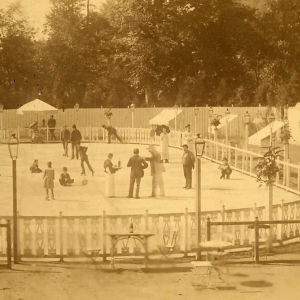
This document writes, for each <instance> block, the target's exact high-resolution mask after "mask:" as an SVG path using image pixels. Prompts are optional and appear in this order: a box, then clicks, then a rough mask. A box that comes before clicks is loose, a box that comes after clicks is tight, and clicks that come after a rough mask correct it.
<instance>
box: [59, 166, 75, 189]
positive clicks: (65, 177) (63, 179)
mask: <svg viewBox="0 0 300 300" xmlns="http://www.w3.org/2000/svg"><path fill="white" fill-rule="evenodd" d="M59 183H60V184H61V185H62V186H70V185H71V184H72V183H74V179H71V177H70V175H69V173H68V168H67V167H63V172H62V173H61V174H60V178H59Z"/></svg>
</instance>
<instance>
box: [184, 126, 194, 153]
mask: <svg viewBox="0 0 300 300" xmlns="http://www.w3.org/2000/svg"><path fill="white" fill-rule="evenodd" d="M185 128H186V130H185V132H184V135H183V138H184V142H185V144H186V145H187V146H188V150H190V151H191V152H193V154H195V143H194V137H193V134H192V132H191V126H190V124H187V125H186V126H185Z"/></svg>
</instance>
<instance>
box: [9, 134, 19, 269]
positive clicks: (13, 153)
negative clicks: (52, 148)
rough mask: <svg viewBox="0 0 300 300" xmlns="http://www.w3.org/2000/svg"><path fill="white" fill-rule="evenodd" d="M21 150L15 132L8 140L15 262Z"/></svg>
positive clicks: (16, 260)
mask: <svg viewBox="0 0 300 300" xmlns="http://www.w3.org/2000/svg"><path fill="white" fill-rule="evenodd" d="M18 150H19V140H18V138H17V137H16V134H15V133H13V134H12V135H11V137H10V138H9V140H8V151H9V155H10V158H11V159H12V171H13V173H12V175H13V237H14V240H13V248H14V263H15V264H17V263H18V219H17V217H18V203H17V158H18Z"/></svg>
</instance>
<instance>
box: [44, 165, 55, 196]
mask: <svg viewBox="0 0 300 300" xmlns="http://www.w3.org/2000/svg"><path fill="white" fill-rule="evenodd" d="M47 165H48V168H47V169H46V170H45V171H44V188H45V189H46V200H49V190H51V195H52V197H51V199H52V200H54V192H53V189H54V178H55V174H54V170H53V168H52V162H51V161H49V162H48V163H47Z"/></svg>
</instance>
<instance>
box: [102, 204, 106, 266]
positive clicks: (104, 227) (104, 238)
mask: <svg viewBox="0 0 300 300" xmlns="http://www.w3.org/2000/svg"><path fill="white" fill-rule="evenodd" d="M102 221H103V222H102V226H103V261H106V212H105V210H104V211H103V220H102Z"/></svg>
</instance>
